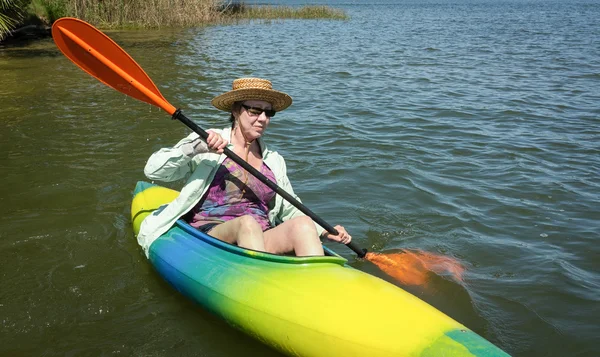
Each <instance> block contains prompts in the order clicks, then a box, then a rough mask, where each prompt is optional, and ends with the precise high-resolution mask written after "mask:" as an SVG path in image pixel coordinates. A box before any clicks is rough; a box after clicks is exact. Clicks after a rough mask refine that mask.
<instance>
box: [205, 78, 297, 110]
mask: <svg viewBox="0 0 600 357" xmlns="http://www.w3.org/2000/svg"><path fill="white" fill-rule="evenodd" d="M232 88H233V89H232V90H231V91H229V92H227V93H223V94H221V95H219V96H216V97H215V98H214V99H213V100H212V101H211V104H212V105H213V106H215V108H217V109H221V110H224V111H226V112H231V105H232V104H233V103H234V102H242V101H244V100H264V101H265V102H269V103H271V106H273V110H275V111H276V112H280V111H282V110H284V109H285V108H287V107H289V106H290V105H291V104H292V97H290V96H289V95H287V94H286V93H283V92H279V91H276V90H273V85H272V84H271V81H268V80H266V79H261V78H238V79H236V80H234V81H233V86H232Z"/></svg>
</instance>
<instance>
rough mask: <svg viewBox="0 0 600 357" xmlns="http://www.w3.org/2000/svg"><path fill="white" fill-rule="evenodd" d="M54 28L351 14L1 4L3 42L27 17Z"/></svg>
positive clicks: (39, 0)
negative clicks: (77, 23)
mask: <svg viewBox="0 0 600 357" xmlns="http://www.w3.org/2000/svg"><path fill="white" fill-rule="evenodd" d="M26 14H29V17H30V18H35V19H37V20H38V21H37V22H42V23H45V24H46V25H50V24H51V23H52V22H54V20H56V19H58V18H60V17H64V16H70V17H76V18H79V19H82V20H84V21H87V22H89V23H91V24H94V25H96V26H98V27H102V28H161V27H194V26H202V25H213V24H226V23H232V22H238V21H244V20H253V19H260V20H274V19H336V20H340V19H341V20H344V19H347V18H348V16H347V15H346V13H345V12H344V11H343V10H339V9H333V8H330V7H327V6H311V5H306V6H300V7H292V6H269V5H260V6H259V5H256V6H254V5H247V4H245V3H243V2H232V1H224V0H152V1H147V0H127V1H126V0H103V1H96V0H0V39H1V38H2V37H3V35H6V34H7V33H8V32H9V31H10V30H11V29H13V28H14V27H16V26H18V25H19V24H22V19H23V18H24V15H26Z"/></svg>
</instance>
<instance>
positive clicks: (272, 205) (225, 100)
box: [138, 78, 352, 256]
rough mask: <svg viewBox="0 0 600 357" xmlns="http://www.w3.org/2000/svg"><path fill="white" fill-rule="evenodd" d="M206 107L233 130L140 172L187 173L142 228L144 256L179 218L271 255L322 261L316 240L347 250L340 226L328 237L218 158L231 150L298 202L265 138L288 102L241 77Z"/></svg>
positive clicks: (172, 176)
mask: <svg viewBox="0 0 600 357" xmlns="http://www.w3.org/2000/svg"><path fill="white" fill-rule="evenodd" d="M211 103H212V105H213V106H215V107H216V108H217V109H220V110H223V111H226V112H229V113H230V114H231V115H230V121H231V126H230V127H228V128H225V129H221V130H208V131H207V132H208V134H209V135H208V139H207V141H206V143H205V142H204V141H202V140H201V139H200V138H199V137H198V135H197V134H196V133H192V134H190V135H189V136H188V137H187V138H184V139H183V140H181V141H180V142H179V143H177V144H176V145H175V146H174V147H173V148H168V149H161V150H159V151H157V152H155V153H154V154H152V156H151V157H150V159H149V160H148V163H147V164H146V167H145V169H144V172H145V174H146V176H147V177H148V178H149V179H152V180H161V181H175V180H179V179H181V178H184V177H186V176H188V175H189V178H188V181H187V184H186V185H185V186H184V188H183V189H182V191H181V193H180V195H179V196H178V197H177V199H175V201H173V202H172V203H171V204H169V205H168V206H167V207H166V208H165V209H163V210H161V211H160V212H155V213H154V214H153V215H150V216H148V217H147V218H146V219H145V220H144V222H143V223H142V226H141V228H140V234H139V235H138V241H139V243H140V245H141V246H142V247H143V248H144V250H145V251H146V254H148V248H149V246H150V244H151V243H152V242H153V241H154V240H155V239H156V238H158V237H159V236H160V235H161V234H163V233H164V232H166V231H167V230H168V229H169V227H171V226H172V225H173V224H174V223H175V221H176V220H177V219H179V218H180V217H182V216H185V217H186V219H187V220H188V222H189V223H190V224H191V225H192V226H194V227H196V228H198V229H199V230H201V231H203V232H205V233H207V234H210V235H211V236H213V237H215V238H218V239H220V240H222V241H225V242H228V243H232V244H237V245H238V246H240V247H243V248H249V249H254V250H260V251H266V252H269V253H274V254H283V253H289V252H294V253H295V254H296V255H297V256H310V255H323V247H322V245H321V242H320V241H319V236H320V237H322V238H328V239H330V240H332V241H336V242H340V243H343V244H348V243H349V242H350V241H351V239H352V237H351V236H350V235H349V234H348V232H346V230H345V229H344V227H342V226H339V225H338V226H335V228H336V230H337V231H338V232H339V234H338V235H331V234H329V233H328V232H326V231H325V230H324V229H323V228H322V227H320V226H319V225H317V224H315V223H313V222H312V220H311V219H310V218H309V217H308V216H306V215H304V214H303V213H302V212H300V211H299V210H298V209H297V208H296V207H294V206H293V205H291V204H290V203H289V202H287V201H285V200H283V199H282V198H281V197H280V196H278V195H276V194H275V192H274V191H273V190H271V189H270V188H269V187H268V186H266V185H265V184H263V183H262V182H260V181H259V180H258V179H256V178H255V177H254V176H252V175H250V174H249V173H248V172H247V171H246V170H244V169H243V168H242V167H240V166H239V165H238V164H236V163H235V162H233V161H232V160H231V159H229V158H228V157H227V156H226V155H224V154H223V149H224V148H225V147H229V149H230V150H232V151H233V152H235V153H236V154H237V155H238V156H240V157H241V158H243V159H244V160H245V161H246V162H248V163H249V164H250V165H252V166H253V167H254V168H255V169H257V170H259V171H260V172H261V173H263V174H264V175H265V176H267V177H268V178H269V179H270V180H271V181H274V182H275V183H277V185H278V186H279V187H281V188H282V189H283V190H285V191H286V192H288V193H289V194H290V195H293V196H294V197H296V196H295V195H294V192H293V190H292V186H291V185H290V182H289V179H288V177H287V174H286V166H285V161H284V160H283V157H281V156H280V155H279V154H278V153H277V152H274V151H271V150H269V149H268V148H267V146H266V144H265V143H264V141H263V140H262V136H263V134H264V132H265V130H266V129H267V127H268V125H269V122H270V120H271V118H272V117H273V116H274V115H275V113H276V112H279V111H282V110H284V109H286V108H287V107H289V106H290V105H291V104H292V98H291V97H290V96H289V95H287V94H286V93H283V92H279V91H276V90H273V89H272V86H271V82H270V81H268V80H265V79H260V78H240V79H236V80H234V81H233V89H232V90H231V91H229V92H227V93H224V94H221V95H219V96H217V97H215V98H214V99H213V100H212V102H211ZM296 198H297V197H296Z"/></svg>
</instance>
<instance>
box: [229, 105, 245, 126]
mask: <svg viewBox="0 0 600 357" xmlns="http://www.w3.org/2000/svg"><path fill="white" fill-rule="evenodd" d="M241 109H242V102H234V103H233V104H232V105H231V115H229V121H230V122H231V128H232V129H233V127H234V126H235V116H234V115H233V113H234V112H236V113H238V112H239V111H240V110H241Z"/></svg>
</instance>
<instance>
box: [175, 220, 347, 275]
mask: <svg viewBox="0 0 600 357" xmlns="http://www.w3.org/2000/svg"><path fill="white" fill-rule="evenodd" d="M175 226H176V227H177V228H179V229H181V230H182V231H184V232H185V233H187V234H189V235H190V236H192V237H194V238H197V239H199V240H201V241H203V242H206V243H208V244H210V245H212V246H214V247H216V248H219V249H222V250H225V251H228V252H230V253H233V254H237V255H242V256H246V257H251V258H253V259H260V260H267V261H271V262H277V263H287V264H310V263H333V264H338V265H345V264H346V263H347V262H348V260H347V259H345V258H343V257H341V256H339V255H338V254H337V253H335V252H334V251H332V250H331V249H329V248H327V247H325V246H323V250H324V251H325V254H326V255H325V256H310V257H296V256H288V255H278V254H271V253H267V252H261V251H258V250H252V249H246V248H240V247H238V246H236V245H233V244H230V243H227V242H223V241H222V240H219V239H217V238H215V237H212V236H210V235H208V234H206V233H204V232H201V231H199V230H197V229H196V228H194V227H192V226H190V225H189V224H188V223H187V222H186V221H184V220H182V219H180V220H178V221H177V222H176V223H175Z"/></svg>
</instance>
